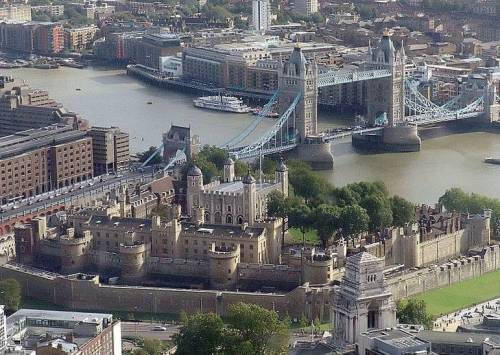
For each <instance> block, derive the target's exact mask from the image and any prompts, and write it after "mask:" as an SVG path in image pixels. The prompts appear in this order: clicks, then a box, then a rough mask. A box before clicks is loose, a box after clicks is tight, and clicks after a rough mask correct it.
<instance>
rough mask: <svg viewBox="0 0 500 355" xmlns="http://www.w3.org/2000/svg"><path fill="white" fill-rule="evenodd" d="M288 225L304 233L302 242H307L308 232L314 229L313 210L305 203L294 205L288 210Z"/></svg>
mask: <svg viewBox="0 0 500 355" xmlns="http://www.w3.org/2000/svg"><path fill="white" fill-rule="evenodd" d="M287 214H288V225H289V226H290V227H292V228H298V229H299V230H300V232H301V233H302V240H303V241H304V244H305V240H306V232H307V231H308V230H309V229H311V228H312V223H311V222H312V221H311V209H310V208H309V207H308V206H307V205H306V204H304V203H301V204H297V205H293V206H291V207H289V209H288V212H287Z"/></svg>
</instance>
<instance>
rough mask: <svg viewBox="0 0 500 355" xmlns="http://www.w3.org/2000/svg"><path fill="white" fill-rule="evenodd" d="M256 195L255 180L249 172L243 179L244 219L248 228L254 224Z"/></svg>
mask: <svg viewBox="0 0 500 355" xmlns="http://www.w3.org/2000/svg"><path fill="white" fill-rule="evenodd" d="M256 194H257V187H256V185H255V179H254V177H253V176H252V175H250V171H249V172H248V174H247V176H245V177H244V178H243V208H244V211H245V218H246V219H247V221H248V224H249V225H250V226H251V225H253V224H254V222H255V219H256V206H255V204H256V200H257V196H256Z"/></svg>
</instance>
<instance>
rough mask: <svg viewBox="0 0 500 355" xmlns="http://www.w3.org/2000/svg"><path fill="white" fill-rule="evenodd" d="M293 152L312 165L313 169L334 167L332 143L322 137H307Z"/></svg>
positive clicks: (298, 157)
mask: <svg viewBox="0 0 500 355" xmlns="http://www.w3.org/2000/svg"><path fill="white" fill-rule="evenodd" d="M292 154H295V155H296V157H297V159H299V160H302V161H305V162H306V163H308V164H309V165H311V167H312V168H313V169H316V170H331V169H333V154H332V150H331V144H330V143H329V142H325V141H324V140H323V139H322V138H321V137H307V138H306V139H305V140H304V142H303V143H301V144H299V145H297V148H296V150H295V151H294V152H293V153H292Z"/></svg>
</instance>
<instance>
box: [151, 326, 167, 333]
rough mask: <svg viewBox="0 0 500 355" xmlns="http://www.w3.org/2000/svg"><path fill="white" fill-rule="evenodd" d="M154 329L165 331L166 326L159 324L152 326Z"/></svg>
mask: <svg viewBox="0 0 500 355" xmlns="http://www.w3.org/2000/svg"><path fill="white" fill-rule="evenodd" d="M153 330H154V331H157V332H166V331H167V328H165V327H163V326H161V325H155V326H154V328H153Z"/></svg>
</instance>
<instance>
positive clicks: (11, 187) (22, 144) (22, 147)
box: [0, 125, 93, 203]
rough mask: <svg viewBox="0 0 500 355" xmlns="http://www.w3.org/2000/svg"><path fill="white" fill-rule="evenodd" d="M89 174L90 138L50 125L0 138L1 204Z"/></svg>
mask: <svg viewBox="0 0 500 355" xmlns="http://www.w3.org/2000/svg"><path fill="white" fill-rule="evenodd" d="M92 177H93V160H92V138H90V137H88V136H86V133H85V132H82V131H77V130H73V129H72V128H71V127H70V126H65V125H52V126H48V127H44V128H40V129H32V130H27V131H22V132H18V133H15V134H13V135H10V136H5V137H2V138H0V196H1V201H0V202H1V203H7V202H9V201H12V200H15V199H18V198H26V197H29V196H34V195H36V194H39V193H43V192H46V191H49V190H52V189H55V188H61V187H63V186H68V185H70V184H74V183H76V182H80V181H84V180H87V179H89V178H92Z"/></svg>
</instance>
